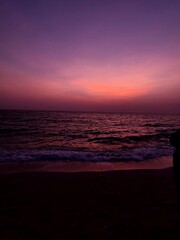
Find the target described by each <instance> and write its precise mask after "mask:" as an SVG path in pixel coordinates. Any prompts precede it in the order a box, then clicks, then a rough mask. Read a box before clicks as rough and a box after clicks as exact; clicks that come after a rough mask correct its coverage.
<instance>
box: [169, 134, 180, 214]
mask: <svg viewBox="0 0 180 240" xmlns="http://www.w3.org/2000/svg"><path fill="white" fill-rule="evenodd" d="M170 143H171V144H172V146H173V147H175V151H174V155H173V172H174V180H175V184H176V189H177V198H178V212H179V214H180V130H178V131H177V132H175V133H174V134H173V135H172V136H171V138H170Z"/></svg>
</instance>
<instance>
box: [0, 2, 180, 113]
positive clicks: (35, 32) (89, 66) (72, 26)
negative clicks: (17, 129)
mask: <svg viewBox="0 0 180 240" xmlns="http://www.w3.org/2000/svg"><path fill="white" fill-rule="evenodd" d="M135 2H136V1H134V2H133V1H129V0H126V1H119V2H118V1H117V2H116V1H115V2H113V1H112V2H111V3H110V4H109V3H108V2H106V1H105V2H104V4H103V5H101V4H99V2H98V1H95V2H92V4H89V5H86V4H84V3H80V2H79V1H77V3H75V2H74V1H71V0H70V3H71V4H68V3H67V2H64V4H61V1H55V2H54V4H52V2H51V1H49V0H44V1H42V2H41V1H40V2H38V3H37V4H36V6H35V5H34V3H30V2H29V3H26V2H22V3H21V4H20V3H19V2H18V1H16V0H15V1H13V3H11V1H10V2H9V3H5V1H2V3H0V7H1V8H0V9H1V10H0V11H1V12H0V13H1V18H2V21H0V27H1V29H2V41H1V48H0V51H1V56H0V108H2V109H4V108H15V109H16V108H18V109H19V108H25V109H26V108H27V109H34V108H38V109H41V108H43V109H57V110H66V107H67V110H79V109H80V110H81V109H82V110H84V109H85V110H87V111H88V110H91V111H93V110H98V111H101V110H102V111H104V110H107V111H112V110H114V111H125V110H126V109H127V111H134V109H135V110H136V111H144V110H145V111H153V109H155V108H157V109H156V112H158V111H161V109H163V112H165V111H167V112H174V113H177V112H178V113H179V111H180V110H179V104H180V96H179V92H180V80H179V76H180V67H179V66H180V58H179V56H180V55H179V54H180V45H179V43H180V35H179V25H178V23H179V20H180V15H179V10H180V4H179V3H178V2H176V3H175V4H172V3H170V2H169V3H168V2H167V1H163V0H160V2H159V3H158V4H157V2H156V1H152V2H151V3H146V1H142V3H141V4H139V5H138V4H136V3H135ZM34 9H36V11H34Z"/></svg>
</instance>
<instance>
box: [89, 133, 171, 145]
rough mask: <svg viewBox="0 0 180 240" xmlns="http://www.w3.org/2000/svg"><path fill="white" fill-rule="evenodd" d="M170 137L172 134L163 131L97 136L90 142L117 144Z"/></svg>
mask: <svg viewBox="0 0 180 240" xmlns="http://www.w3.org/2000/svg"><path fill="white" fill-rule="evenodd" d="M169 137H170V134H169V133H167V132H164V133H163V132H162V133H158V134H154V135H140V136H137V135H134V136H127V137H96V138H91V139H89V140H88V141H89V142H96V143H102V144H116V143H122V142H124V143H131V142H145V141H151V140H152V141H154V140H158V139H161V140H162V138H164V139H168V138H169Z"/></svg>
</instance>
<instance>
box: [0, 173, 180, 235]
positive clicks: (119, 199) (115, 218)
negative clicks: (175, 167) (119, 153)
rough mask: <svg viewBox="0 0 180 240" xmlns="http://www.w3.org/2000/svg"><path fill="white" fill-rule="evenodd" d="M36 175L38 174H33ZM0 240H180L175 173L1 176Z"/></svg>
mask: <svg viewBox="0 0 180 240" xmlns="http://www.w3.org/2000/svg"><path fill="white" fill-rule="evenodd" d="M33 170H34V169H33ZM0 191H1V194H0V196H1V197H0V239H2V240H4V239H5V240H6V239H8V240H11V239H13V240H14V239H27V240H28V239H33V240H35V239H38V240H39V239H43V240H44V239H46V240H47V239H60V240H61V239H73V240H74V239H78V240H79V239H84V240H86V239H93V240H94V239H95V240H96V239H97V240H101V239H123V240H124V239H126V240H129V239H138V240H141V239H143V240H145V239H146V240H148V239H159V240H163V239H168V240H173V239H177V240H178V239H180V227H179V226H180V225H179V219H178V215H177V212H176V191H175V186H174V182H173V174H172V168H166V169H161V170H159V169H156V170H152V169H151V170H145V169H143V170H124V171H106V172H104V171H101V172H100V171H95V172H91V171H89V172H83V171H82V172H51V171H49V172H46V171H29V172H25V171H23V170H22V169H21V171H17V168H15V171H14V172H13V173H12V171H11V173H8V171H1V174H0Z"/></svg>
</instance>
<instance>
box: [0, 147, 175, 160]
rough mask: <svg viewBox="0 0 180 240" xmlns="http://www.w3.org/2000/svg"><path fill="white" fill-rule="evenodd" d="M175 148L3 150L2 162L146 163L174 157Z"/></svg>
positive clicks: (0, 158) (0, 156)
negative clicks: (163, 157) (164, 157)
mask: <svg viewBox="0 0 180 240" xmlns="http://www.w3.org/2000/svg"><path fill="white" fill-rule="evenodd" d="M172 154H173V148H172V147H165V146H163V145H158V146H145V147H134V148H128V147H126V148H124V149H121V150H116V151H99V152H97V151H82V150H80V151H75V150H22V149H19V150H1V155H0V162H22V161H85V162H87V161H88V162H122V161H144V160H148V159H152V158H157V157H162V156H172Z"/></svg>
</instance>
